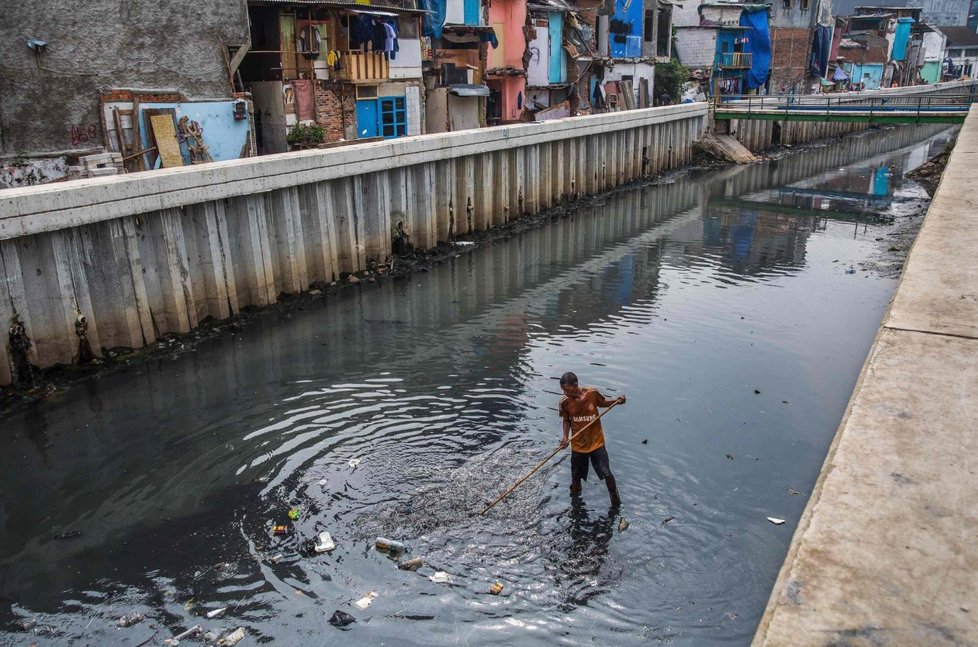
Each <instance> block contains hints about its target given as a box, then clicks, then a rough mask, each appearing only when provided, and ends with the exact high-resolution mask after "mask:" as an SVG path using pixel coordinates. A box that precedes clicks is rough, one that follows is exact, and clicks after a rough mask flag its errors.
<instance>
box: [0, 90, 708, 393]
mask: <svg viewBox="0 0 978 647" xmlns="http://www.w3.org/2000/svg"><path fill="white" fill-rule="evenodd" d="M707 120H708V111H707V105H706V104H687V105H682V106H670V107H665V108H651V109H646V110H632V111H628V112H621V113H611V114H602V115H594V116H588V117H575V118H573V119H563V120H555V121H548V122H543V123H531V124H520V125H513V126H503V127H498V128H487V129H481V130H471V131H462V132H455V133H444V134H438V135H428V136H424V137H407V138H402V139H397V140H392V141H387V142H376V143H370V144H362V145H352V146H349V147H345V148H341V149H332V150H324V151H304V152H298V153H285V154H280V155H271V156H266V157H261V158H251V159H245V160H235V161H230V162H219V163H216V164H208V165H205V166H196V167H184V168H179V169H167V170H162V171H156V172H153V173H141V174H132V175H126V176H118V177H112V178H101V179H92V180H79V181H75V182H66V183H60V184H51V185H44V186H39V187H29V188H22V189H10V190H7V191H3V192H0V271H2V273H3V279H4V285H5V289H4V290H2V293H0V321H2V322H4V323H5V324H7V325H9V326H11V332H12V333H13V335H12V336H11V335H8V336H7V337H8V338H6V339H5V340H4V343H3V344H0V355H2V356H0V383H2V384H9V383H10V382H11V381H12V376H15V375H16V364H17V361H16V358H17V356H19V355H23V351H19V350H18V347H19V345H20V341H19V340H22V339H23V337H21V336H20V332H21V328H20V326H22V327H23V328H22V330H23V332H24V333H25V334H26V336H27V337H29V338H30V340H31V344H30V345H29V346H28V347H27V348H26V359H28V360H29V361H30V362H31V364H33V365H34V366H37V367H40V368H46V367H50V366H53V365H56V364H70V363H74V362H77V361H78V359H79V356H80V352H81V349H82V347H83V345H82V343H81V340H82V338H81V337H80V335H79V333H82V334H84V337H85V339H86V340H87V342H88V344H89V345H90V346H91V349H92V351H93V352H94V354H95V355H99V354H101V352H102V349H107V348H116V347H124V348H140V347H143V346H146V345H147V344H151V343H153V342H155V341H156V340H157V339H158V338H159V337H160V336H161V335H164V334H167V333H185V332H188V331H190V330H192V329H193V328H195V327H196V326H197V325H198V323H199V322H200V321H201V320H203V319H204V318H206V317H214V318H216V319H224V318H227V317H229V316H231V315H232V314H234V313H236V312H238V311H239V310H240V309H241V308H243V307H245V306H265V305H268V304H271V303H274V302H275V301H276V300H277V299H278V297H279V295H281V294H293V293H297V292H301V291H303V290H306V289H308V288H309V286H310V285H311V284H313V283H316V282H320V281H331V280H334V279H336V278H337V277H339V275H340V273H341V272H357V271H361V270H364V269H366V268H367V263H368V261H370V260H375V261H384V260H386V259H387V258H388V257H389V256H390V253H391V229H392V227H393V226H396V225H397V223H398V222H403V223H404V227H405V229H406V230H407V232H408V233H409V234H410V236H411V242H412V243H413V244H414V245H415V246H417V247H422V248H423V247H430V246H433V245H435V244H436V243H437V242H438V241H445V240H450V239H452V238H453V237H455V236H457V235H461V234H466V233H468V232H471V231H475V230H482V229H486V228H487V227H490V226H492V225H496V224H501V223H505V222H508V221H511V220H514V219H516V218H519V217H521V216H523V215H528V214H533V213H537V212H539V211H541V210H544V209H547V208H549V207H552V206H554V205H555V204H557V203H559V202H560V201H562V200H566V199H571V198H574V197H580V196H582V195H588V194H595V193H599V192H601V191H604V190H607V189H610V188H613V187H615V186H619V185H622V184H625V183H627V182H630V181H633V180H637V179H640V178H642V177H646V176H649V175H652V174H654V173H657V172H659V171H663V170H666V169H670V168H675V167H678V166H681V165H683V164H685V163H687V162H689V160H690V151H691V146H692V144H693V142H694V141H695V140H696V139H698V138H699V137H700V136H701V135H702V133H703V132H704V131H705V129H706V127H707ZM11 340H13V343H14V348H13V349H12V348H11ZM12 358H13V359H15V361H14V365H15V366H14V368H13V369H12V367H11V359H12Z"/></svg>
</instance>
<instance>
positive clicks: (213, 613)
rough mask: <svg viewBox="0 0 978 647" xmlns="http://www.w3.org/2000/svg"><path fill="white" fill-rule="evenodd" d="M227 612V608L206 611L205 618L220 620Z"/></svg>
mask: <svg viewBox="0 0 978 647" xmlns="http://www.w3.org/2000/svg"><path fill="white" fill-rule="evenodd" d="M227 610H228V608H227V607H221V608H220V609H214V610H213V611H208V612H207V613H206V615H207V617H208V618H210V619H211V620H213V619H214V618H220V617H221V616H223V615H224V613H225V612H226V611H227Z"/></svg>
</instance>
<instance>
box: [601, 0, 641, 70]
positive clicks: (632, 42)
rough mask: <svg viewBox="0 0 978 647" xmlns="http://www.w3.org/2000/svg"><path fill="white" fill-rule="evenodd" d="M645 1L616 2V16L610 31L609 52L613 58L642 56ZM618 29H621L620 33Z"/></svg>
mask: <svg viewBox="0 0 978 647" xmlns="http://www.w3.org/2000/svg"><path fill="white" fill-rule="evenodd" d="M644 7H645V5H644V3H643V0H615V15H613V16H612V17H611V21H610V29H609V30H608V51H609V52H610V53H611V57H612V58H639V57H640V56H642V29H643V27H644V25H643V19H644V17H645V16H644V15H645V10H644ZM616 27H621V28H622V29H621V30H620V31H618V30H617V28H616Z"/></svg>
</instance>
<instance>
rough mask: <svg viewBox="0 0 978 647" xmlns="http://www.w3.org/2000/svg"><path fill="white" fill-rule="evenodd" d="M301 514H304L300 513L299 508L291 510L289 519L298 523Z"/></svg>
mask: <svg viewBox="0 0 978 647" xmlns="http://www.w3.org/2000/svg"><path fill="white" fill-rule="evenodd" d="M301 514H302V513H301V512H300V511H299V508H289V519H291V520H292V521H298V519H299V516H300V515H301Z"/></svg>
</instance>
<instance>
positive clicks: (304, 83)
mask: <svg viewBox="0 0 978 647" xmlns="http://www.w3.org/2000/svg"><path fill="white" fill-rule="evenodd" d="M292 87H293V88H295V111H296V116H297V117H298V118H299V121H308V120H312V119H315V118H316V89H315V88H314V87H313V85H312V81H310V80H309V79H294V80H293V81H292Z"/></svg>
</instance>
